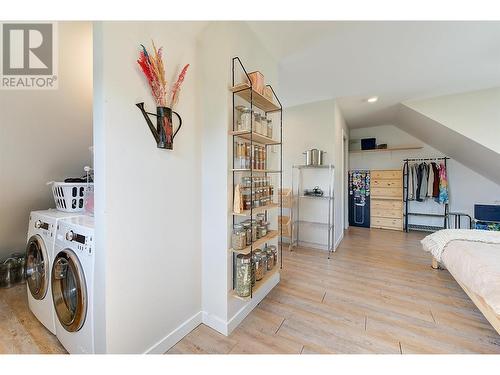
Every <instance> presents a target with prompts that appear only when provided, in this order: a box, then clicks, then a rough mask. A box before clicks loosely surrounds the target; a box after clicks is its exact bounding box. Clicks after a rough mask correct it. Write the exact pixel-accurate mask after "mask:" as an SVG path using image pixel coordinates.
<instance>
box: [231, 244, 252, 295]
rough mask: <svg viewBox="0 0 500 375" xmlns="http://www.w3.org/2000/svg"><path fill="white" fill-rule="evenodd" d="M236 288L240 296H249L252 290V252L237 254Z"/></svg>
mask: <svg viewBox="0 0 500 375" xmlns="http://www.w3.org/2000/svg"><path fill="white" fill-rule="evenodd" d="M235 272H236V289H235V292H236V294H237V295H238V296H240V297H249V296H250V293H251V290H252V257H251V255H250V254H238V255H237V256H236V267H235Z"/></svg>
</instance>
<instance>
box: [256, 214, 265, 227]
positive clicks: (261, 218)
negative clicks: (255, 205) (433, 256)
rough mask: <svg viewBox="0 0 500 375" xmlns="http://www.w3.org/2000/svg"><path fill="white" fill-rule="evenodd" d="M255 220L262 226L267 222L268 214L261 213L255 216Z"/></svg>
mask: <svg viewBox="0 0 500 375" xmlns="http://www.w3.org/2000/svg"><path fill="white" fill-rule="evenodd" d="M255 218H256V220H257V224H259V225H262V222H263V221H265V220H266V214H265V213H263V212H262V213H259V214H257V215H255Z"/></svg>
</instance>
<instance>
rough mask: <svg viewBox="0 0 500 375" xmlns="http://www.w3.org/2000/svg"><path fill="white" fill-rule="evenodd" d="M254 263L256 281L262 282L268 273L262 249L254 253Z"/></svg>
mask: <svg viewBox="0 0 500 375" xmlns="http://www.w3.org/2000/svg"><path fill="white" fill-rule="evenodd" d="M253 263H254V268H255V280H256V281H259V280H262V278H263V277H264V274H265V272H266V265H265V264H264V260H263V259H262V251H261V250H260V249H256V250H255V251H254V252H253Z"/></svg>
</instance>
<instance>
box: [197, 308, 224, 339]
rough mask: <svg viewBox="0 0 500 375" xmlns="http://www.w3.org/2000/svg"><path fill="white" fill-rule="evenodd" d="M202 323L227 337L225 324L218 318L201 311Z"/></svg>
mask: <svg viewBox="0 0 500 375" xmlns="http://www.w3.org/2000/svg"><path fill="white" fill-rule="evenodd" d="M202 322H203V324H205V325H207V326H209V327H210V328H212V329H215V330H216V331H217V332H219V333H222V334H223V335H225V336H227V335H229V333H228V331H227V328H228V325H227V322H225V321H224V320H222V319H221V318H219V317H218V316H215V315H212V314H209V313H207V312H206V311H203V317H202Z"/></svg>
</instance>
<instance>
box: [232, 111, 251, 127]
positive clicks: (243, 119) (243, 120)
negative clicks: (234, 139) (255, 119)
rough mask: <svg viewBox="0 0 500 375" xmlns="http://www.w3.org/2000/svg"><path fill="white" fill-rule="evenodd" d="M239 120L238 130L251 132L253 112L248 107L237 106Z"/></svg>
mask: <svg viewBox="0 0 500 375" xmlns="http://www.w3.org/2000/svg"><path fill="white" fill-rule="evenodd" d="M236 110H237V111H238V112H237V115H238V120H237V123H236V124H237V129H238V130H246V131H250V123H251V121H252V110H251V109H250V108H248V107H245V106H242V105H239V106H236Z"/></svg>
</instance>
